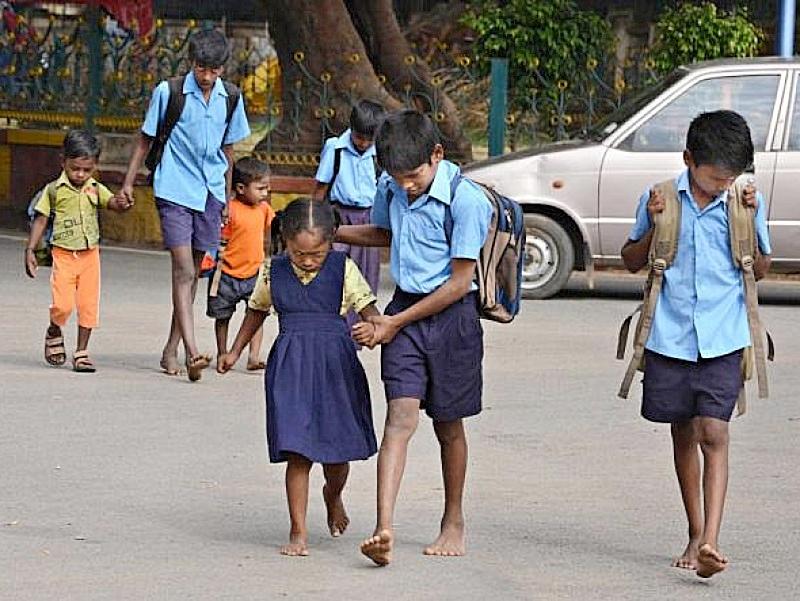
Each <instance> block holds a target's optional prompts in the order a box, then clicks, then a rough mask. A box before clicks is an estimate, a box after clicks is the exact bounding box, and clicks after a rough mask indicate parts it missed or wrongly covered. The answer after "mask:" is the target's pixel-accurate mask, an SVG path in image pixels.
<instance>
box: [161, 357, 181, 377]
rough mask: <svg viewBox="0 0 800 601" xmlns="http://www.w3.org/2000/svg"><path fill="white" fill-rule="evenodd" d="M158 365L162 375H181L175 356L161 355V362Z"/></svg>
mask: <svg viewBox="0 0 800 601" xmlns="http://www.w3.org/2000/svg"><path fill="white" fill-rule="evenodd" d="M159 365H160V366H161V369H162V370H163V371H164V373H165V374H167V375H168V376H179V375H181V367H180V364H179V363H178V356H177V355H161V361H160V362H159Z"/></svg>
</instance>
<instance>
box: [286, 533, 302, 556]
mask: <svg viewBox="0 0 800 601" xmlns="http://www.w3.org/2000/svg"><path fill="white" fill-rule="evenodd" d="M281 555H287V556H289V557H307V556H308V547H307V546H306V537H305V536H300V535H294V534H292V535H290V536H289V544H288V545H283V546H282V547H281Z"/></svg>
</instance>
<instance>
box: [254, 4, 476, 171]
mask: <svg viewBox="0 0 800 601" xmlns="http://www.w3.org/2000/svg"><path fill="white" fill-rule="evenodd" d="M348 2H350V7H351V11H352V12H348V6H346V4H345V0H265V7H266V12H267V19H268V26H269V31H270V34H271V36H272V39H273V41H274V44H275V49H276V51H277V54H278V60H279V62H280V65H281V69H282V77H283V87H282V115H281V123H280V126H279V127H278V128H277V129H276V130H275V131H273V132H272V133H271V134H270V135H269V136H268V137H267V138H265V139H264V140H262V141H261V142H259V144H258V145H257V147H256V149H257V150H261V151H270V152H273V153H281V152H290V153H316V152H319V150H320V148H321V146H322V142H323V141H324V140H325V138H327V137H329V136H330V135H333V134H335V133H339V132H340V131H342V130H343V129H345V128H346V127H347V122H348V119H349V115H350V106H351V105H352V103H353V102H354V101H355V100H358V99H361V98H369V99H371V100H375V101H377V102H381V103H382V104H383V105H384V106H385V107H386V108H387V109H388V110H390V111H391V110H397V109H399V108H401V107H402V106H403V104H404V100H405V98H406V96H407V95H408V96H409V97H410V98H411V99H412V101H413V103H414V105H415V106H417V107H418V108H420V109H421V110H425V111H429V112H431V113H433V114H434V116H436V115H437V114H438V119H437V125H438V126H439V128H440V131H442V134H443V137H444V142H445V145H446V149H447V151H448V152H449V153H450V155H451V156H454V157H458V158H462V159H463V158H471V151H470V146H469V142H468V141H467V140H466V138H465V137H464V136H463V132H462V131H461V127H460V124H459V122H458V117H457V114H456V111H455V107H454V106H453V104H452V102H451V101H450V100H449V99H448V98H447V97H446V95H444V94H443V93H442V92H440V91H435V90H434V87H433V86H431V84H430V81H431V74H430V70H429V69H428V68H427V65H425V64H424V63H422V62H421V61H419V62H417V63H416V64H414V65H412V66H413V67H414V69H413V71H412V69H410V68H409V65H408V64H407V63H406V62H405V60H406V57H407V56H409V55H411V51H410V48H409V45H408V42H407V41H406V39H405V38H404V37H403V34H402V32H401V31H400V27H399V25H398V23H397V19H396V17H395V14H394V11H393V9H392V2H391V0H348ZM351 14H352V15H353V16H354V18H351ZM362 36H364V40H365V41H366V44H367V46H365V41H364V40H362ZM298 59H300V60H298ZM376 70H377V73H376ZM412 72H413V73H416V74H417V75H416V77H415V76H413V75H412ZM390 92H394V95H393V94H392V93H390ZM428 99H431V100H428ZM278 162H280V161H278ZM290 162H291V161H290ZM276 167H277V169H276V170H277V171H278V172H294V173H297V172H298V171H310V169H309V168H308V166H306V169H302V168H300V169H298V166H297V165H286V166H283V165H276Z"/></svg>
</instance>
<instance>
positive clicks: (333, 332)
mask: <svg viewBox="0 0 800 601" xmlns="http://www.w3.org/2000/svg"><path fill="white" fill-rule="evenodd" d="M345 259H346V255H345V254H344V253H341V252H337V251H331V252H329V253H328V256H327V257H326V259H325V262H324V263H323V264H322V267H321V269H320V272H319V273H318V274H317V276H316V277H315V278H314V279H313V280H312V281H311V282H310V283H308V284H303V283H302V282H301V281H300V280H299V279H298V277H297V275H296V274H295V273H294V271H293V269H292V265H291V263H290V261H289V258H288V257H286V256H285V255H280V256H275V257H273V258H272V263H271V267H270V288H271V293H272V304H273V306H274V308H275V310H276V311H277V313H278V319H279V325H280V331H279V333H278V337H277V338H276V339H275V342H274V344H273V345H272V349H271V350H270V352H269V358H268V359H267V370H266V374H265V388H266V396H267V446H268V447H269V460H270V461H271V462H273V463H277V462H280V461H286V454H287V453H296V454H298V455H302V456H303V457H306V458H307V459H309V460H311V461H313V462H315V463H343V462H346V461H352V460H355V459H367V458H368V457H370V456H371V455H374V454H375V452H376V451H377V445H376V442H375V431H374V429H373V426H372V407H371V405H370V397H369V387H368V385H367V378H366V374H365V373H364V368H363V367H362V366H361V363H360V362H359V360H358V357H357V356H356V351H355V347H354V345H353V341H352V339H351V338H350V332H349V330H348V328H347V323H346V321H345V319H344V318H343V317H342V316H341V315H340V314H339V311H340V309H341V305H342V289H343V286H344V268H345Z"/></svg>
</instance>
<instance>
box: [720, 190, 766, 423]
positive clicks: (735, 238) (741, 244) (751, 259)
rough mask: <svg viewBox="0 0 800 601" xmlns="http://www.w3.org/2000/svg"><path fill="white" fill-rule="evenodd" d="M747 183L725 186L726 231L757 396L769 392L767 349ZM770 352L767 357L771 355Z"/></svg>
mask: <svg viewBox="0 0 800 601" xmlns="http://www.w3.org/2000/svg"><path fill="white" fill-rule="evenodd" d="M746 185H747V184H746V183H743V182H740V181H736V182H734V185H733V186H731V188H730V189H729V190H728V231H729V234H730V241H731V258H732V259H733V263H734V264H735V265H736V266H737V267H738V268H739V269H741V271H742V280H743V282H744V300H745V308H746V310H747V324H748V326H749V328H750V343H751V344H752V346H753V353H754V359H755V361H754V363H755V368H756V376H757V378H758V396H759V398H766V397H768V396H769V384H768V382H767V353H766V352H765V350H764V334H763V329H762V326H761V319H760V317H759V314H758V288H757V284H756V277H755V271H754V265H755V260H756V253H757V249H758V242H757V240H756V228H755V213H756V211H755V208H754V207H749V206H745V204H744V203H743V202H742V194H743V191H744V187H745V186H746ZM772 352H774V351H771V352H770V357H769V358H770V359H771V358H772V357H771V355H772ZM742 413H744V404H743V403H740V405H739V414H740V415H741V414H742Z"/></svg>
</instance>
